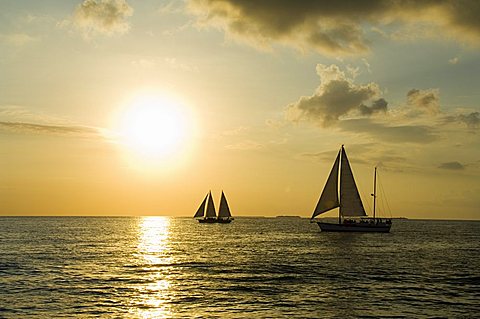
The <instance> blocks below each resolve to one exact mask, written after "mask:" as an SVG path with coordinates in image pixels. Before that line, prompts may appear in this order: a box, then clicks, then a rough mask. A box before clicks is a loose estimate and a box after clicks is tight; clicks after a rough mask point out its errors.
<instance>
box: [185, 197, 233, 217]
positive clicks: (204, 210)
mask: <svg viewBox="0 0 480 319" xmlns="http://www.w3.org/2000/svg"><path fill="white" fill-rule="evenodd" d="M193 217H194V218H196V219H197V220H198V222H199V223H209V224H211V223H221V224H227V223H230V222H231V221H232V220H233V217H232V214H231V213H230V208H229V207H228V203H227V199H226V197H225V194H224V193H223V191H222V197H221V199H220V208H219V211H218V217H217V213H216V212H215V205H214V204H213V197H212V192H211V191H209V192H208V194H207V196H205V198H204V199H203V201H202V203H201V204H200V207H198V209H197V212H196V213H195V215H194V216H193Z"/></svg>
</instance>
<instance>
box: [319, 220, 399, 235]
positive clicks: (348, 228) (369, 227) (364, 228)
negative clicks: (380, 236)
mask: <svg viewBox="0 0 480 319" xmlns="http://www.w3.org/2000/svg"><path fill="white" fill-rule="evenodd" d="M317 224H318V226H319V227H320V229H321V230H322V231H326V232H352V233H353V232H358V233H388V232H390V228H391V226H392V225H391V224H385V223H381V224H369V223H355V224H331V223H322V222H317Z"/></svg>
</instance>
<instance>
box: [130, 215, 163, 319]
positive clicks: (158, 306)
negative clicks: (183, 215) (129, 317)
mask: <svg viewBox="0 0 480 319" xmlns="http://www.w3.org/2000/svg"><path fill="white" fill-rule="evenodd" d="M169 231H170V219H169V218H168V217H151V216H149V217H143V218H142V220H141V221H140V223H139V242H138V261H137V262H138V264H139V265H141V268H142V273H143V275H142V277H143V278H142V279H143V280H144V282H143V283H142V284H141V285H139V286H138V287H137V290H138V300H137V301H136V307H135V308H134V309H132V311H131V313H132V314H134V315H135V316H136V317H138V318H144V319H146V318H168V317H171V311H170V307H169V304H168V302H169V290H170V282H169V280H168V276H169V265H170V263H171V257H170V254H169V249H170V248H169Z"/></svg>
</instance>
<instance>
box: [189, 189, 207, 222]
mask: <svg viewBox="0 0 480 319" xmlns="http://www.w3.org/2000/svg"><path fill="white" fill-rule="evenodd" d="M207 197H208V194H207V196H205V198H204V199H203V202H202V203H201V204H200V207H198V210H197V212H196V213H195V216H193V217H194V218H199V217H203V214H204V213H205V203H206V202H207Z"/></svg>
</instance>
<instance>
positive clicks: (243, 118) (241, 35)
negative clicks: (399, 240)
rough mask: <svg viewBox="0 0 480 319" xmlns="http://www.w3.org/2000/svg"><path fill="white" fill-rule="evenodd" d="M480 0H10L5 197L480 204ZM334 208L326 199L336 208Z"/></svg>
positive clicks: (441, 215) (300, 204)
mask: <svg viewBox="0 0 480 319" xmlns="http://www.w3.org/2000/svg"><path fill="white" fill-rule="evenodd" d="M479 15H480V3H479V2H478V1H473V0H472V1H468V0H463V1H449V0H444V1H421V2H420V1H418V2H417V1H402V0H399V1H386V0H384V1H382V0H378V1H313V0H312V1H307V0H305V1H287V0H275V1H273V0H264V1H247V0H216V1H214V0H190V1H150V0H142V1H140V0H137V1H135V0H84V1H82V0H75V1H74V0H61V1H60V0H43V1H27V0H25V1H16V0H1V1H0V181H1V183H0V215H4V216H5V215H102V216H103V215H171V216H193V214H194V213H195V211H196V209H197V207H198V206H199V205H200V202H201V201H202V200H203V198H204V197H205V195H206V193H207V192H208V191H209V190H211V191H212V194H213V196H214V199H215V201H216V203H217V205H218V201H219V199H220V193H221V191H222V190H223V191H224V192H225V194H226V197H227V199H228V201H229V204H230V208H231V211H232V214H233V215H234V216H276V215H300V216H304V217H309V216H310V215H311V214H312V212H313V209H314V208H315V206H316V203H317V201H318V198H319V196H320V193H321V191H322V189H323V186H324V184H325V181H326V179H327V177H328V174H329V172H330V169H331V167H332V165H333V162H334V160H335V156H336V154H337V152H338V150H339V149H340V147H341V145H345V150H346V152H347V154H348V156H349V160H350V163H351V166H352V169H353V172H354V176H355V179H356V181H357V186H358V187H359V190H360V194H361V196H362V199H363V201H364V205H365V207H366V210H367V211H369V212H370V211H371V207H372V203H371V196H370V193H371V192H372V188H373V169H374V167H378V172H379V180H380V186H381V188H379V193H381V195H385V196H384V197H385V198H386V200H385V199H382V200H381V203H380V204H381V205H380V208H381V209H382V211H383V214H384V215H385V216H402V217H408V218H435V219H437V218H438V219H480V196H479V194H480V135H479V134H480V93H479V90H478V85H479V83H480V59H479V58H480V54H479V53H480V20H479V19H478V16H479ZM381 197H382V198H383V196H381ZM335 215H336V212H331V213H327V214H326V216H335Z"/></svg>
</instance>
